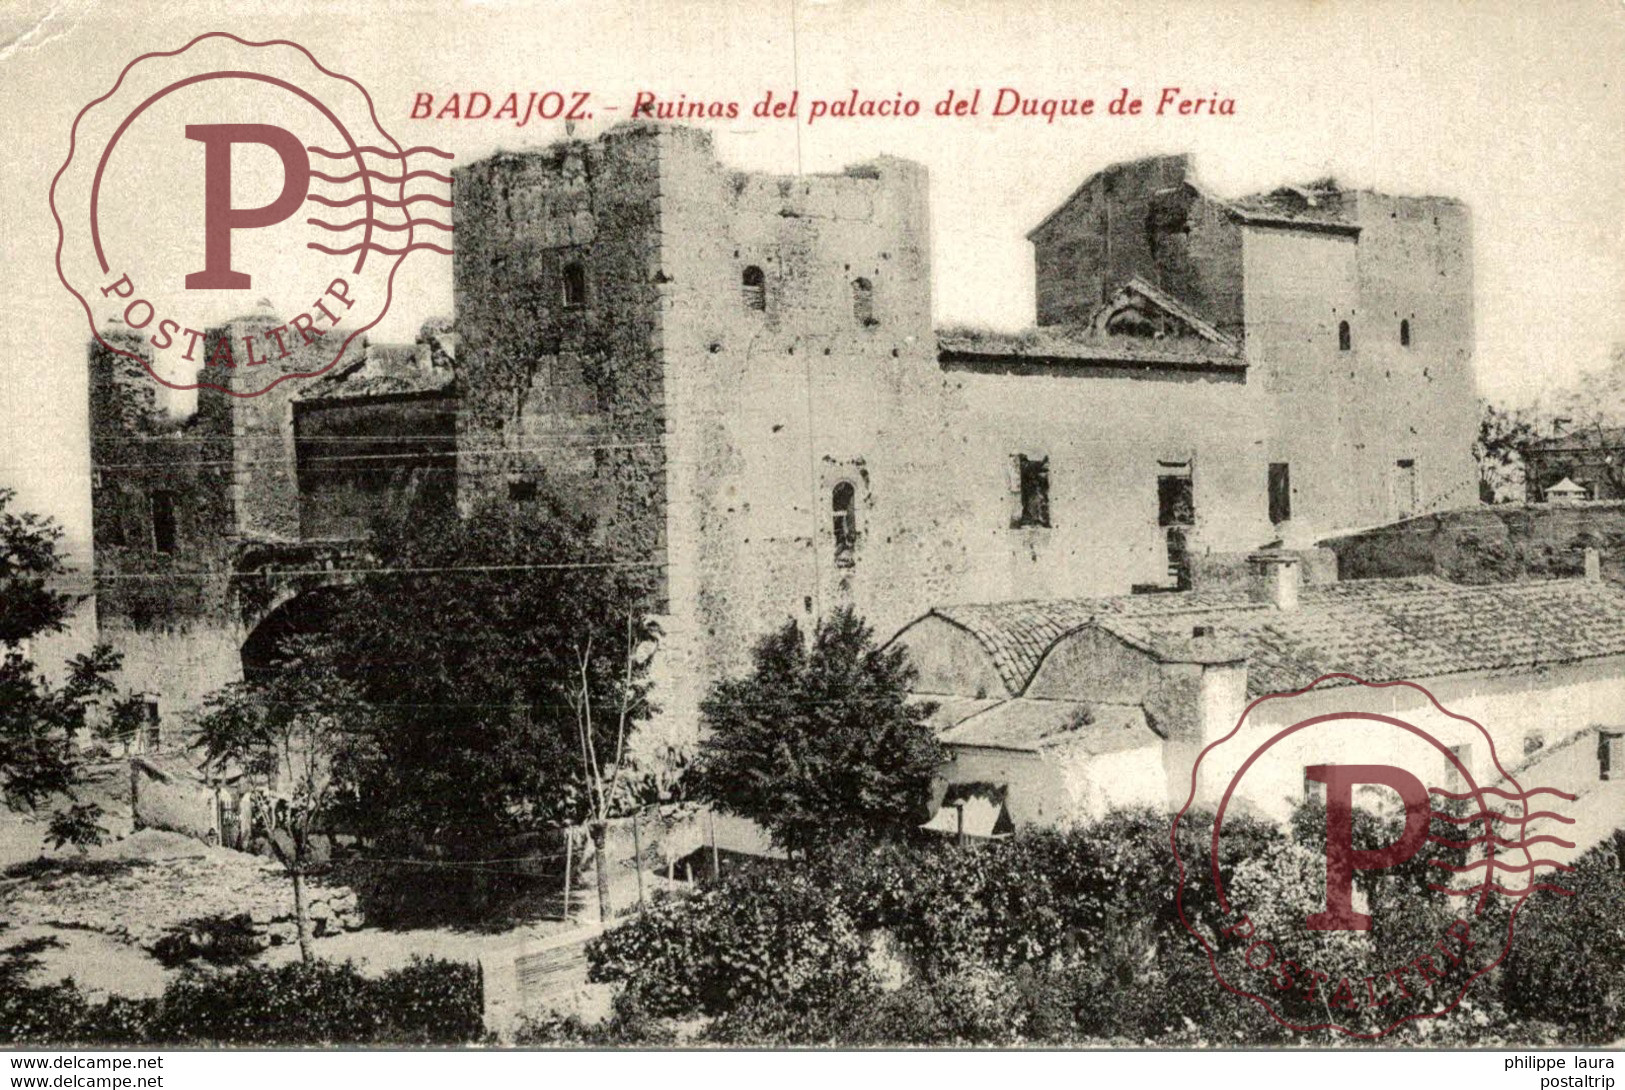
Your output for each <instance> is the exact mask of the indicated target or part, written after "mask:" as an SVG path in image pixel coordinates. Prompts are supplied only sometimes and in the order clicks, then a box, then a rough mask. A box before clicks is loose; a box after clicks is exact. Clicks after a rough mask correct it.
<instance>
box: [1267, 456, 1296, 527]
mask: <svg viewBox="0 0 1625 1090" xmlns="http://www.w3.org/2000/svg"><path fill="white" fill-rule="evenodd" d="M1269 498H1270V521H1271V522H1274V523H1282V522H1286V521H1287V520H1288V519H1290V518H1291V517H1292V467H1291V466H1290V465H1288V464H1287V463H1286V462H1271V463H1270V476H1269Z"/></svg>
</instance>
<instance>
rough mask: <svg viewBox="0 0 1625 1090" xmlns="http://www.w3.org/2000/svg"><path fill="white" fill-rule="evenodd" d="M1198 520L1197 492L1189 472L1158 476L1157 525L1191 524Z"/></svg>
mask: <svg viewBox="0 0 1625 1090" xmlns="http://www.w3.org/2000/svg"><path fill="white" fill-rule="evenodd" d="M1195 522H1196V493H1195V492H1194V491H1193V490H1192V488H1191V478H1190V474H1189V473H1185V474H1163V475H1162V476H1159V477H1158V478H1157V525H1158V526H1161V527H1169V526H1191V525H1194V524H1195Z"/></svg>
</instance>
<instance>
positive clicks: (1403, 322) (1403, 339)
mask: <svg viewBox="0 0 1625 1090" xmlns="http://www.w3.org/2000/svg"><path fill="white" fill-rule="evenodd" d="M1399 343H1400V345H1401V346H1403V347H1405V348H1409V347H1410V346H1411V320H1410V319H1409V318H1401V319H1400V320H1399Z"/></svg>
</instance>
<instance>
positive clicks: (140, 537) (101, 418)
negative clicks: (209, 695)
mask: <svg viewBox="0 0 1625 1090" xmlns="http://www.w3.org/2000/svg"><path fill="white" fill-rule="evenodd" d="M102 335H103V337H104V338H105V339H106V340H107V341H108V342H109V343H111V344H114V345H116V346H117V347H119V348H121V349H123V350H125V351H129V352H134V353H137V354H140V355H143V356H145V358H147V359H148V360H149V361H150V360H151V358H152V357H151V354H150V349H149V348H148V347H147V345H146V342H145V340H144V339H143V338H142V337H141V335H140V334H138V333H136V332H135V331H133V330H129V329H126V328H123V327H120V326H113V327H109V328H108V329H106V330H104V331H103V333H102ZM88 365H89V371H90V374H89V390H90V454H91V468H92V476H91V481H92V484H91V525H92V538H93V543H94V568H95V589H96V621H97V628H98V631H99V633H100V636H101V638H102V639H103V640H105V641H107V642H109V643H111V644H112V645H113V646H114V647H115V648H116V649H117V650H119V651H120V652H121V653H122V654H123V656H124V662H123V669H122V670H121V672H120V675H119V678H118V681H119V684H120V686H121V687H122V688H125V689H128V690H130V691H133V692H141V693H147V694H150V696H151V697H152V698H153V699H156V700H157V701H158V704H159V715H160V723H161V726H162V727H163V728H164V730H165V732H166V736H167V737H174V731H175V728H176V725H177V724H178V722H179V720H180V716H181V713H182V712H183V710H184V709H186V708H188V707H190V706H191V705H192V704H195V703H196V700H197V698H199V697H200V696H201V695H202V694H203V693H204V692H207V691H208V690H209V689H212V688H214V687H215V686H216V685H219V684H224V683H225V682H227V681H230V680H232V679H233V678H234V677H236V676H237V674H236V672H235V671H236V649H237V641H238V638H239V635H240V633H239V631H238V628H237V625H236V623H235V618H234V617H233V616H232V614H231V612H230V610H229V609H228V608H227V599H228V589H227V588H228V583H229V573H230V551H231V544H230V538H231V532H232V525H233V520H234V505H233V498H232V489H231V483H232V443H231V439H230V434H229V432H225V433H222V432H220V431H217V430H214V429H213V428H211V426H210V421H207V420H200V419H197V418H194V419H192V420H187V421H182V420H176V419H173V418H170V417H166V416H165V415H164V414H163V413H162V412H161V411H160V410H159V408H158V399H157V393H158V384H157V382H156V381H154V379H153V378H152V376H150V375H149V374H148V373H147V372H146V369H145V368H143V367H142V366H141V364H140V363H138V362H137V361H135V360H132V359H129V358H128V357H126V356H123V355H119V354H118V353H114V352H109V351H108V350H107V349H106V348H104V347H103V346H102V345H101V344H100V343H97V342H92V343H91V344H90V347H89V358H88ZM160 507H165V508H167V510H168V512H169V513H170V515H171V516H172V526H173V531H174V534H173V541H172V542H170V541H160V537H159V535H160V531H159V527H158V525H157V524H158V522H159V521H166V522H167V521H171V520H170V519H167V518H165V517H164V516H163V514H162V513H161V512H160V511H159V510H158V509H159V508H160ZM160 544H163V545H166V546H168V548H166V549H160V548H159V545H160Z"/></svg>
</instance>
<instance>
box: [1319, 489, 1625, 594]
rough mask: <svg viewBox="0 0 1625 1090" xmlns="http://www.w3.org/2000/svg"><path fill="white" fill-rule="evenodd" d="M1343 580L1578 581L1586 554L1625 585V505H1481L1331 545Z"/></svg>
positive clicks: (1607, 575) (1606, 575) (1605, 573)
mask: <svg viewBox="0 0 1625 1090" xmlns="http://www.w3.org/2000/svg"><path fill="white" fill-rule="evenodd" d="M1326 545H1327V546H1328V548H1329V550H1330V551H1332V552H1334V553H1335V554H1336V556H1337V567H1338V575H1339V577H1340V578H1342V579H1388V578H1395V577H1399V576H1410V575H1438V576H1441V577H1442V578H1445V579H1449V580H1451V581H1453V582H1458V583H1493V582H1510V581H1514V580H1518V579H1525V578H1537V579H1539V578H1551V577H1554V576H1557V577H1562V576H1574V575H1579V574H1581V573H1583V572H1584V570H1585V550H1586V549H1587V548H1594V549H1597V550H1598V551H1599V552H1600V553H1601V564H1602V576H1603V577H1604V578H1605V579H1610V580H1613V581H1615V582H1625V504H1622V503H1619V502H1613V503H1583V504H1572V505H1568V504H1563V505H1547V504H1495V505H1489V504H1481V505H1476V506H1473V507H1468V508H1461V509H1458V510H1454V511H1441V512H1439V513H1437V514H1432V515H1424V516H1422V517H1421V518H1414V519H1406V520H1404V521H1403V522H1397V523H1392V524H1389V525H1386V526H1380V527H1377V528H1375V529H1371V530H1366V531H1362V532H1361V533H1357V534H1350V535H1348V536H1346V537H1340V538H1335V539H1332V540H1330V541H1328V542H1326Z"/></svg>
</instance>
